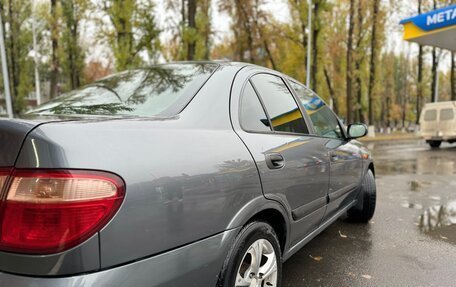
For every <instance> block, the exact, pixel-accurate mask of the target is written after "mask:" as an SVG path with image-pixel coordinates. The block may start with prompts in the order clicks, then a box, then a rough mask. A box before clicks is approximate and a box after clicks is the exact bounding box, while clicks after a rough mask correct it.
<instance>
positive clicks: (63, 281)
mask: <svg viewBox="0 0 456 287" xmlns="http://www.w3.org/2000/svg"><path fill="white" fill-rule="evenodd" d="M237 233H238V229H233V230H229V231H225V232H223V233H220V234H218V235H215V236H212V237H209V238H207V239H204V240H201V241H197V242H194V243H192V244H189V245H186V246H183V247H181V248H178V249H175V250H172V251H169V252H166V253H163V254H160V255H157V256H154V257H150V258H147V259H144V260H140V261H137V262H134V263H131V264H127V265H123V266H120V267H116V268H111V269H108V270H104V271H100V272H95V273H90V274H83V275H78V276H73V277H62V278H39V277H26V276H19V275H13V274H7V273H1V272H0V286H21V287H28V286H30V287H37V286H40V287H41V286H43V287H44V286H45V287H70V286H71V287H82V286H84V287H117V286H119V287H124V286H125V287H130V286H135V287H158V286H160V287H162V286H173V287H179V286H198V287H204V286H210V287H213V286H215V284H216V283H217V275H218V274H219V272H220V270H221V268H222V265H223V262H224V260H225V257H226V255H227V254H228V249H229V247H230V245H231V243H232V241H233V239H234V237H235V236H236V234H237Z"/></svg>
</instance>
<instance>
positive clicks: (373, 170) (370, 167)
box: [367, 162, 375, 177]
mask: <svg viewBox="0 0 456 287" xmlns="http://www.w3.org/2000/svg"><path fill="white" fill-rule="evenodd" d="M367 170H371V171H372V173H373V174H374V177H375V166H374V163H373V162H370V163H369V166H368V167H367Z"/></svg>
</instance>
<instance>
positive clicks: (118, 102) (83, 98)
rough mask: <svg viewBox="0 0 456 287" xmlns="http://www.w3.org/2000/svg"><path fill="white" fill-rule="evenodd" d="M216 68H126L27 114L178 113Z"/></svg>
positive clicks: (132, 114) (212, 65)
mask: <svg viewBox="0 0 456 287" xmlns="http://www.w3.org/2000/svg"><path fill="white" fill-rule="evenodd" d="M217 67H218V65H217V64H209V63H208V64H167V65H157V66H153V67H150V68H141V69H135V70H129V71H125V72H122V73H119V74H115V75H112V76H109V77H107V78H104V79H102V80H99V81H96V82H94V83H92V84H89V85H87V86H85V87H82V88H80V89H78V90H75V91H72V92H69V93H67V94H63V95H62V96H60V97H58V98H56V99H54V100H51V101H49V102H47V103H45V104H43V105H41V106H38V107H37V108H36V109H35V110H33V111H31V112H30V113H33V114H39V115H71V114H79V115H130V116H158V115H175V114H177V113H178V112H180V110H179V108H180V107H184V106H185V105H186V103H188V102H189V101H190V100H191V98H192V97H193V96H194V95H195V94H196V92H197V91H198V90H199V89H200V88H201V86H202V85H203V84H204V83H205V82H206V80H207V79H208V78H209V77H210V76H211V75H212V73H213V72H214V71H215V70H216V69H217ZM177 110H179V111H177ZM176 111H177V112H176Z"/></svg>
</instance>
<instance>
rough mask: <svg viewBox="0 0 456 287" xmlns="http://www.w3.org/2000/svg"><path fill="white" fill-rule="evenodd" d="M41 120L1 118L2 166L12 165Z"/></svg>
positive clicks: (0, 156)
mask: <svg viewBox="0 0 456 287" xmlns="http://www.w3.org/2000/svg"><path fill="white" fill-rule="evenodd" d="M41 122H42V121H40V120H22V119H0V167H11V166H13V165H14V162H15V161H16V158H17V155H18V154H19V150H20V149H21V146H22V143H23V141H24V139H25V137H26V136H27V134H28V133H29V132H30V131H31V130H33V129H34V128H35V127H36V126H38V125H39V124H40V123H41Z"/></svg>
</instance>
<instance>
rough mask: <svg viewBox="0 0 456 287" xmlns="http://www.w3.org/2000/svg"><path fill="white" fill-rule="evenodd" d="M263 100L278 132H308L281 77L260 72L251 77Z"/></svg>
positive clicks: (273, 126)
mask: <svg viewBox="0 0 456 287" xmlns="http://www.w3.org/2000/svg"><path fill="white" fill-rule="evenodd" d="M251 81H252V82H253V85H254V86H255V89H256V91H257V92H258V94H259V95H260V97H261V99H262V100H263V103H264V106H265V109H266V111H267V112H268V115H269V117H270V120H271V124H272V128H273V129H274V130H275V131H278V132H287V133H299V134H307V133H308V129H307V126H306V123H305V121H304V118H303V116H302V114H301V110H300V109H299V107H298V105H297V104H296V102H295V100H294V98H293V95H292V94H291V93H290V91H289V90H288V88H287V86H286V85H285V83H284V82H283V80H282V79H281V78H280V77H277V76H273V75H268V74H258V75H255V76H253V77H252V78H251Z"/></svg>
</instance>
